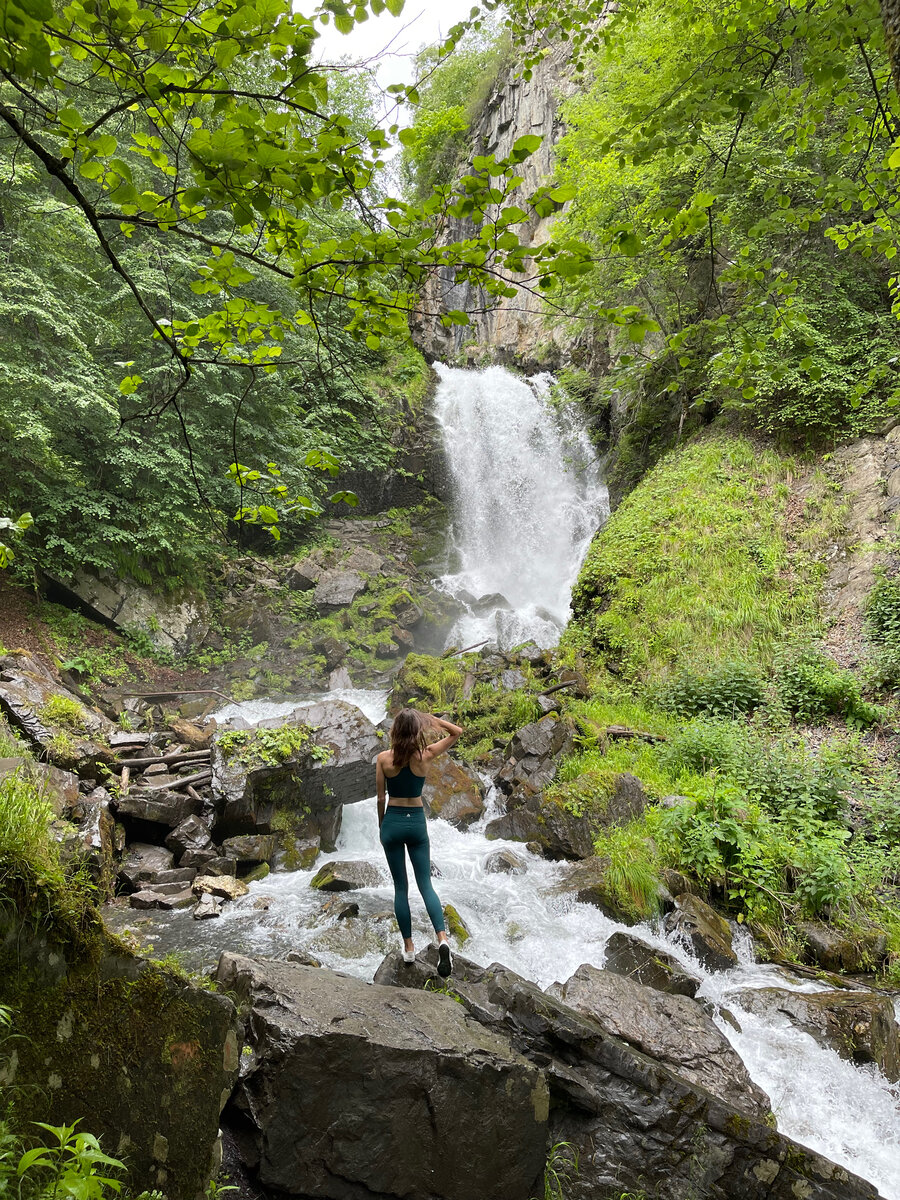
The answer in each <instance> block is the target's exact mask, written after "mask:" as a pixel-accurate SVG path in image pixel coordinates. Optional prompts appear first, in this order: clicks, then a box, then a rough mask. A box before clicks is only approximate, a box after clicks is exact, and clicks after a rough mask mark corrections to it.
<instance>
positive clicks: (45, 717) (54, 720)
mask: <svg viewBox="0 0 900 1200" xmlns="http://www.w3.org/2000/svg"><path fill="white" fill-rule="evenodd" d="M38 716H39V717H40V718H41V720H42V721H45V722H46V723H47V724H48V725H61V726H62V727H63V728H64V729H77V730H79V731H80V732H84V730H85V728H86V725H85V718H84V709H83V708H82V706H81V705H80V704H79V703H78V701H77V700H73V699H72V698H71V697H69V696H61V695H59V693H56V694H54V695H52V696H50V697H49V699H48V700H47V702H46V703H45V704H43V705H41V708H40V710H39V711H38Z"/></svg>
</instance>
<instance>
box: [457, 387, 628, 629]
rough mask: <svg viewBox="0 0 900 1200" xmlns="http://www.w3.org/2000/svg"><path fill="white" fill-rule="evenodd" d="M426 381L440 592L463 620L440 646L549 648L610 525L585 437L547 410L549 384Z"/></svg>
mask: <svg viewBox="0 0 900 1200" xmlns="http://www.w3.org/2000/svg"><path fill="white" fill-rule="evenodd" d="M435 370H436V371H437V373H438V375H439V376H440V384H439V386H438V389H437V394H436V396H435V402H434V407H435V415H436V417H437V420H438V423H439V424H440V426H441V431H442V433H443V441H444V452H445V454H446V456H447V462H448V465H449V469H450V476H451V481H452V489H453V505H452V510H453V529H452V542H453V550H454V558H455V560H456V561H455V563H454V566H455V568H456V569H455V570H453V571H452V572H451V573H450V574H447V575H445V576H444V577H443V578H442V579H441V580H439V581H438V582H439V584H440V585H441V586H442V587H443V588H444V589H445V590H446V591H447V592H448V593H449V594H450V595H452V596H454V597H455V598H456V599H457V600H460V601H461V602H462V603H463V604H464V606H465V610H466V611H465V614H464V615H463V616H462V617H460V618H459V620H458V621H457V622H456V624H455V625H454V627H453V629H452V630H451V631H450V634H449V637H448V642H447V644H448V645H450V644H455V645H458V646H470V645H474V644H475V643H478V642H483V641H488V640H489V641H496V642H497V643H498V644H499V645H500V647H501V649H507V648H509V647H510V646H514V645H517V644H518V643H520V642H524V641H529V640H531V641H535V642H537V644H538V645H539V646H554V645H556V643H557V641H558V640H559V635H560V632H561V630H562V628H563V626H564V625H565V622H566V620H567V619H568V615H569V600H570V598H571V594H572V585H573V583H574V582H575V578H576V576H577V574H578V569H579V567H580V566H581V562H582V559H583V558H584V555H585V551H586V550H587V547H588V544H589V542H590V540H591V537H592V536H593V534H594V532H595V531H596V529H597V528H598V526H599V525H601V524H602V523H603V521H604V520H605V518H606V516H607V515H608V513H609V499H608V495H607V491H606V487H605V485H604V483H603V479H602V475H601V471H600V466H599V464H598V462H597V460H596V456H595V454H594V450H593V448H592V446H591V443H590V439H589V438H588V435H587V431H586V430H585V428H584V425H583V423H582V422H581V420H580V418H579V416H578V414H577V412H576V410H575V408H574V406H572V405H564V406H562V407H561V408H555V407H554V406H553V404H551V402H550V385H551V383H552V377H551V376H550V375H537V376H533V377H532V378H531V379H527V380H526V379H522V378H520V377H518V376H516V375H513V374H511V373H510V372H509V371H507V370H505V369H504V368H503V367H488V368H487V369H486V370H484V371H461V370H455V369H452V368H450V367H444V366H441V365H438V366H436V367H435Z"/></svg>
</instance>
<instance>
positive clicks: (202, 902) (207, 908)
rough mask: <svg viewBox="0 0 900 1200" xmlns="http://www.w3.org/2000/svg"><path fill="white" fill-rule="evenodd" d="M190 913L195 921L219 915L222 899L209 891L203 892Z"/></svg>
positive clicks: (220, 913)
mask: <svg viewBox="0 0 900 1200" xmlns="http://www.w3.org/2000/svg"><path fill="white" fill-rule="evenodd" d="M191 915H192V916H193V918H194V920H195V921H208V920H210V918H212V917H220V916H221V915H222V901H221V900H220V899H219V897H218V896H212V895H210V893H209V892H203V893H202V894H201V896H200V899H199V900H198V901H197V906H196V908H195V909H194V911H193V913H192V914H191Z"/></svg>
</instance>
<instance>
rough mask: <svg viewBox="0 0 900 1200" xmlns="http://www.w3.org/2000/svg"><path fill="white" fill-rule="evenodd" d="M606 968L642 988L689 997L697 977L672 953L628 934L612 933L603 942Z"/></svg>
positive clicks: (697, 981)
mask: <svg viewBox="0 0 900 1200" xmlns="http://www.w3.org/2000/svg"><path fill="white" fill-rule="evenodd" d="M603 966H604V968H605V969H606V970H607V971H612V972H614V974H616V975H624V976H625V977H626V978H628V979H631V980H633V981H634V982H635V983H640V984H643V986H644V987H651V988H655V989H656V991H658V992H668V993H669V994H670V995H673V996H687V997H689V998H690V999H693V997H694V996H696V994H697V989H698V988H699V987H700V983H701V980H700V979H699V978H697V977H696V976H694V975H691V974H689V973H688V972H687V971H686V970H685V969H684V967H683V966H682V965H681V963H680V962H679V961H678V959H677V958H676V957H675V956H674V955H673V954H667V953H666V951H665V950H660V949H659V948H658V947H656V946H650V945H648V943H647V942H644V941H641V939H640V938H637V937H634V936H633V935H632V934H630V933H614V934H613V935H612V937H611V938H610V939H609V941H608V942H607V943H606V960H605V962H604V964H603Z"/></svg>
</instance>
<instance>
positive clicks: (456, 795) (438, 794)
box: [422, 754, 484, 829]
mask: <svg viewBox="0 0 900 1200" xmlns="http://www.w3.org/2000/svg"><path fill="white" fill-rule="evenodd" d="M422 799H423V801H424V803H425V811H426V813H427V814H428V816H429V817H440V818H441V819H442V820H444V821H449V823H450V824H451V825H454V826H455V827H456V828H457V829H467V828H468V827H469V826H470V825H471V824H473V823H474V822H475V821H477V820H478V818H479V817H480V816H481V815H482V813H483V812H484V789H483V787H482V784H481V780H480V779H479V777H478V775H477V774H476V772H475V771H474V770H473V769H472V768H471V767H469V766H467V765H466V764H465V763H461V762H459V761H458V760H457V759H455V758H451V757H450V755H449V754H442V755H441V756H440V757H439V758H436V759H435V761H434V762H433V763H432V764H431V765H430V767H429V768H428V782H427V783H426V784H425V787H424V789H423V791H422Z"/></svg>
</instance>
